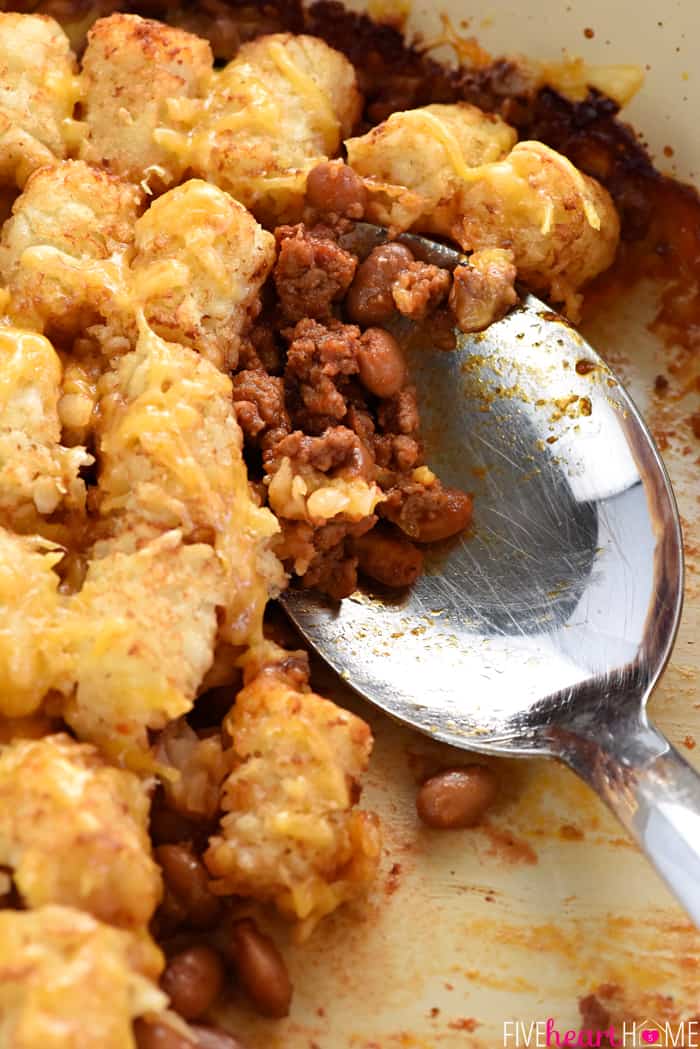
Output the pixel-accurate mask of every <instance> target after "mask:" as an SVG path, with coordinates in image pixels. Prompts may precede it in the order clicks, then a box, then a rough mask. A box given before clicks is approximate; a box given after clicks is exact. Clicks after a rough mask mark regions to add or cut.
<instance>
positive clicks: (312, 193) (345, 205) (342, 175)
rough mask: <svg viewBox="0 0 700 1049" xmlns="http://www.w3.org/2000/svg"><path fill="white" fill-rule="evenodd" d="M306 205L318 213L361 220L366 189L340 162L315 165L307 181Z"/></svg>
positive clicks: (359, 179)
mask: <svg viewBox="0 0 700 1049" xmlns="http://www.w3.org/2000/svg"><path fill="white" fill-rule="evenodd" d="M306 202H307V204H309V205H310V206H311V207H312V208H315V209H316V210H317V211H321V212H325V213H327V214H335V215H344V216H346V217H347V218H350V219H361V218H362V216H363V215H364V213H365V204H366V202H367V190H366V189H365V186H364V183H363V181H362V179H361V178H360V176H359V175H358V174H356V173H355V172H354V171H353V169H352V168H351V167H348V165H347V164H345V163H343V161H342V160H329V161H325V162H324V163H323V164H317V165H316V167H315V168H312V170H311V171H310V172H309V175H308V178H307V180H306Z"/></svg>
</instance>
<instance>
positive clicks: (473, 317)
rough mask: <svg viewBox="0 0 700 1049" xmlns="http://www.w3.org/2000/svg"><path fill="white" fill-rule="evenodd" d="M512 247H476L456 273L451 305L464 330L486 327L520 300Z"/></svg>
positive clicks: (458, 324)
mask: <svg viewBox="0 0 700 1049" xmlns="http://www.w3.org/2000/svg"><path fill="white" fill-rule="evenodd" d="M513 260H514V256H513V252H512V251H505V250H503V249H502V248H485V249H484V250H483V251H475V252H474V254H473V255H472V256H471V258H470V259H469V265H467V266H458V267H457V268H456V270H455V271H454V274H453V284H452V291H451V292H450V309H451V310H452V312H453V313H454V316H455V320H456V321H457V327H458V328H460V329H461V330H462V331H464V332H475V331H483V330H484V329H485V328H488V326H489V324H493V322H494V321H497V320H500V318H501V317H503V315H504V314H505V313H506V312H507V310H509V309H510V307H511V306H514V305H515V303H516V302H517V301H518V294H517V292H516V290H515V287H514V285H515V278H516V275H517V274H516V269H515V263H514V261H513Z"/></svg>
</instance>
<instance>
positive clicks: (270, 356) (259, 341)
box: [238, 289, 284, 375]
mask: <svg viewBox="0 0 700 1049" xmlns="http://www.w3.org/2000/svg"><path fill="white" fill-rule="evenodd" d="M265 290H266V289H265ZM265 297H266V298H267V296H265ZM272 308H273V304H271V303H270V302H268V304H267V307H266V308H265V309H264V312H263V315H262V316H261V317H259V318H258V320H257V322H256V323H255V324H254V325H253V326H252V327H251V328H250V330H249V331H248V333H247V335H246V337H245V338H244V339H243V340H242V342H241V349H240V353H239V358H238V367H239V368H240V369H242V370H243V369H247V370H250V371H265V372H269V373H270V375H279V374H281V372H282V369H283V366H284V355H283V351H282V348H281V346H280V343H279V341H278V338H277V335H276V333H275V331H274V328H273V325H272V321H271V318H270V316H269V314H270V312H271V310H272Z"/></svg>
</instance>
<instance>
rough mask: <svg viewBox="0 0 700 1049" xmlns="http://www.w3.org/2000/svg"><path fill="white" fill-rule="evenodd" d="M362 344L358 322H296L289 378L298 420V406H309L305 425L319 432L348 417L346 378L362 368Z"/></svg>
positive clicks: (294, 417)
mask: <svg viewBox="0 0 700 1049" xmlns="http://www.w3.org/2000/svg"><path fill="white" fill-rule="evenodd" d="M359 348H360V329H359V328H357V327H355V326H354V325H350V324H341V323H340V322H339V321H331V322H329V324H327V325H324V324H319V323H318V322H317V321H314V320H310V319H306V320H302V321H299V323H298V324H297V325H296V327H295V329H294V331H293V332H292V341H291V343H290V346H289V351H288V353H287V368H286V371H285V380H286V384H287V392H288V395H289V396H290V401H291V405H290V408H291V414H292V418H293V420H294V421H295V422H299V420H298V419H297V417H296V416H295V414H294V412H295V409H297V408H299V407H301V408H303V409H305V411H304V413H303V420H304V423H305V424H306V425H304V426H303V427H301V428H303V429H309V430H310V431H311V432H314V433H318V432H321V430H323V429H325V427H326V426H327V425H328V424H329V422H330V423H334V422H338V421H340V420H341V419H343V418H344V416H345V414H346V412H347V402H346V397H345V395H344V393H343V390H344V388H345V386H346V381H345V380H347V379H348V377H350V376H352V375H356V374H357V373H358V372H359V364H358V359H357V354H358V350H359ZM313 416H317V417H318V419H317V420H314V419H313ZM300 425H301V424H300Z"/></svg>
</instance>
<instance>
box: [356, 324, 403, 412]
mask: <svg viewBox="0 0 700 1049" xmlns="http://www.w3.org/2000/svg"><path fill="white" fill-rule="evenodd" d="M357 362H358V364H359V367H360V379H361V381H362V383H363V385H364V386H365V387H366V388H367V389H368V390H369V392H370V393H373V394H374V395H375V397H393V396H394V394H395V393H398V392H399V390H400V389H401V387H402V386H403V384H404V383H405V381H406V363H405V361H404V357H403V353H402V351H401V347H400V346H399V344H398V342H397V341H396V339H395V338H394V336H393V335H392V334H391V333H390V332H388V331H385V330H384V328H368V329H367V331H366V332H364V334H363V335H362V337H361V339H360V348H359V350H358V353H357Z"/></svg>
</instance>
